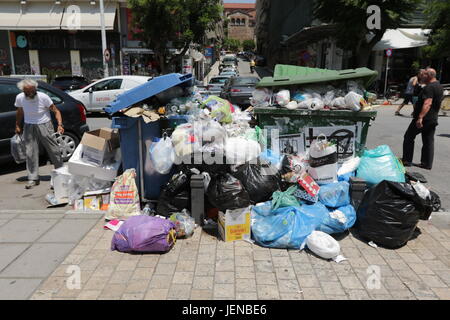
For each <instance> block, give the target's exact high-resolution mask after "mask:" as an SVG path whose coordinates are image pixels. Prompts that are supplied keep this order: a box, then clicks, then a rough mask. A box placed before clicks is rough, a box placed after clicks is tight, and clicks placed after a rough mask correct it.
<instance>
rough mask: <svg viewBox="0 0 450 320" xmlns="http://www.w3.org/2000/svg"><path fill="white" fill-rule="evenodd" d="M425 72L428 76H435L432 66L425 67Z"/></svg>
mask: <svg viewBox="0 0 450 320" xmlns="http://www.w3.org/2000/svg"><path fill="white" fill-rule="evenodd" d="M426 73H427V74H428V76H429V77H430V78H436V70H434V69H433V68H427V70H426Z"/></svg>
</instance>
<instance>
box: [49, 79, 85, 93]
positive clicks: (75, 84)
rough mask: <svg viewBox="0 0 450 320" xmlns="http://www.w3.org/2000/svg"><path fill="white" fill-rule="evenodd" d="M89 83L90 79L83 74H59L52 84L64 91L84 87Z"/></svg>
mask: <svg viewBox="0 0 450 320" xmlns="http://www.w3.org/2000/svg"><path fill="white" fill-rule="evenodd" d="M88 84H89V81H88V80H87V79H86V78H85V77H83V76H59V77H56V78H55V79H54V80H53V81H52V83H51V85H52V86H54V87H56V88H58V89H61V90H62V91H73V90H79V89H83V88H84V87H86V86H87V85H88Z"/></svg>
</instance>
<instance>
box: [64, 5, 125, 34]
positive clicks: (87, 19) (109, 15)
mask: <svg viewBox="0 0 450 320" xmlns="http://www.w3.org/2000/svg"><path fill="white" fill-rule="evenodd" d="M72 5H76V6H78V7H79V8H80V10H79V13H78V12H76V11H75V12H74V11H73V7H71V6H72ZM116 10H117V3H116V2H113V1H111V2H106V1H105V29H106V30H113V29H114V20H115V18H116ZM61 29H63V30H101V24H100V5H99V3H98V2H97V4H96V5H91V4H90V3H89V2H73V3H72V2H70V3H68V4H67V6H66V9H65V13H64V16H63V19H62V22H61Z"/></svg>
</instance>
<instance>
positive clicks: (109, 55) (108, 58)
mask: <svg viewBox="0 0 450 320" xmlns="http://www.w3.org/2000/svg"><path fill="white" fill-rule="evenodd" d="M104 55H105V60H106V62H109V60H110V59H111V53H109V50H108V49H106V50H105V53H104Z"/></svg>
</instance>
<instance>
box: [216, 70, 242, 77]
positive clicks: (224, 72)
mask: <svg viewBox="0 0 450 320" xmlns="http://www.w3.org/2000/svg"><path fill="white" fill-rule="evenodd" d="M219 76H232V77H237V76H238V74H237V72H235V71H222V72H221V73H220V74H219Z"/></svg>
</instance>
